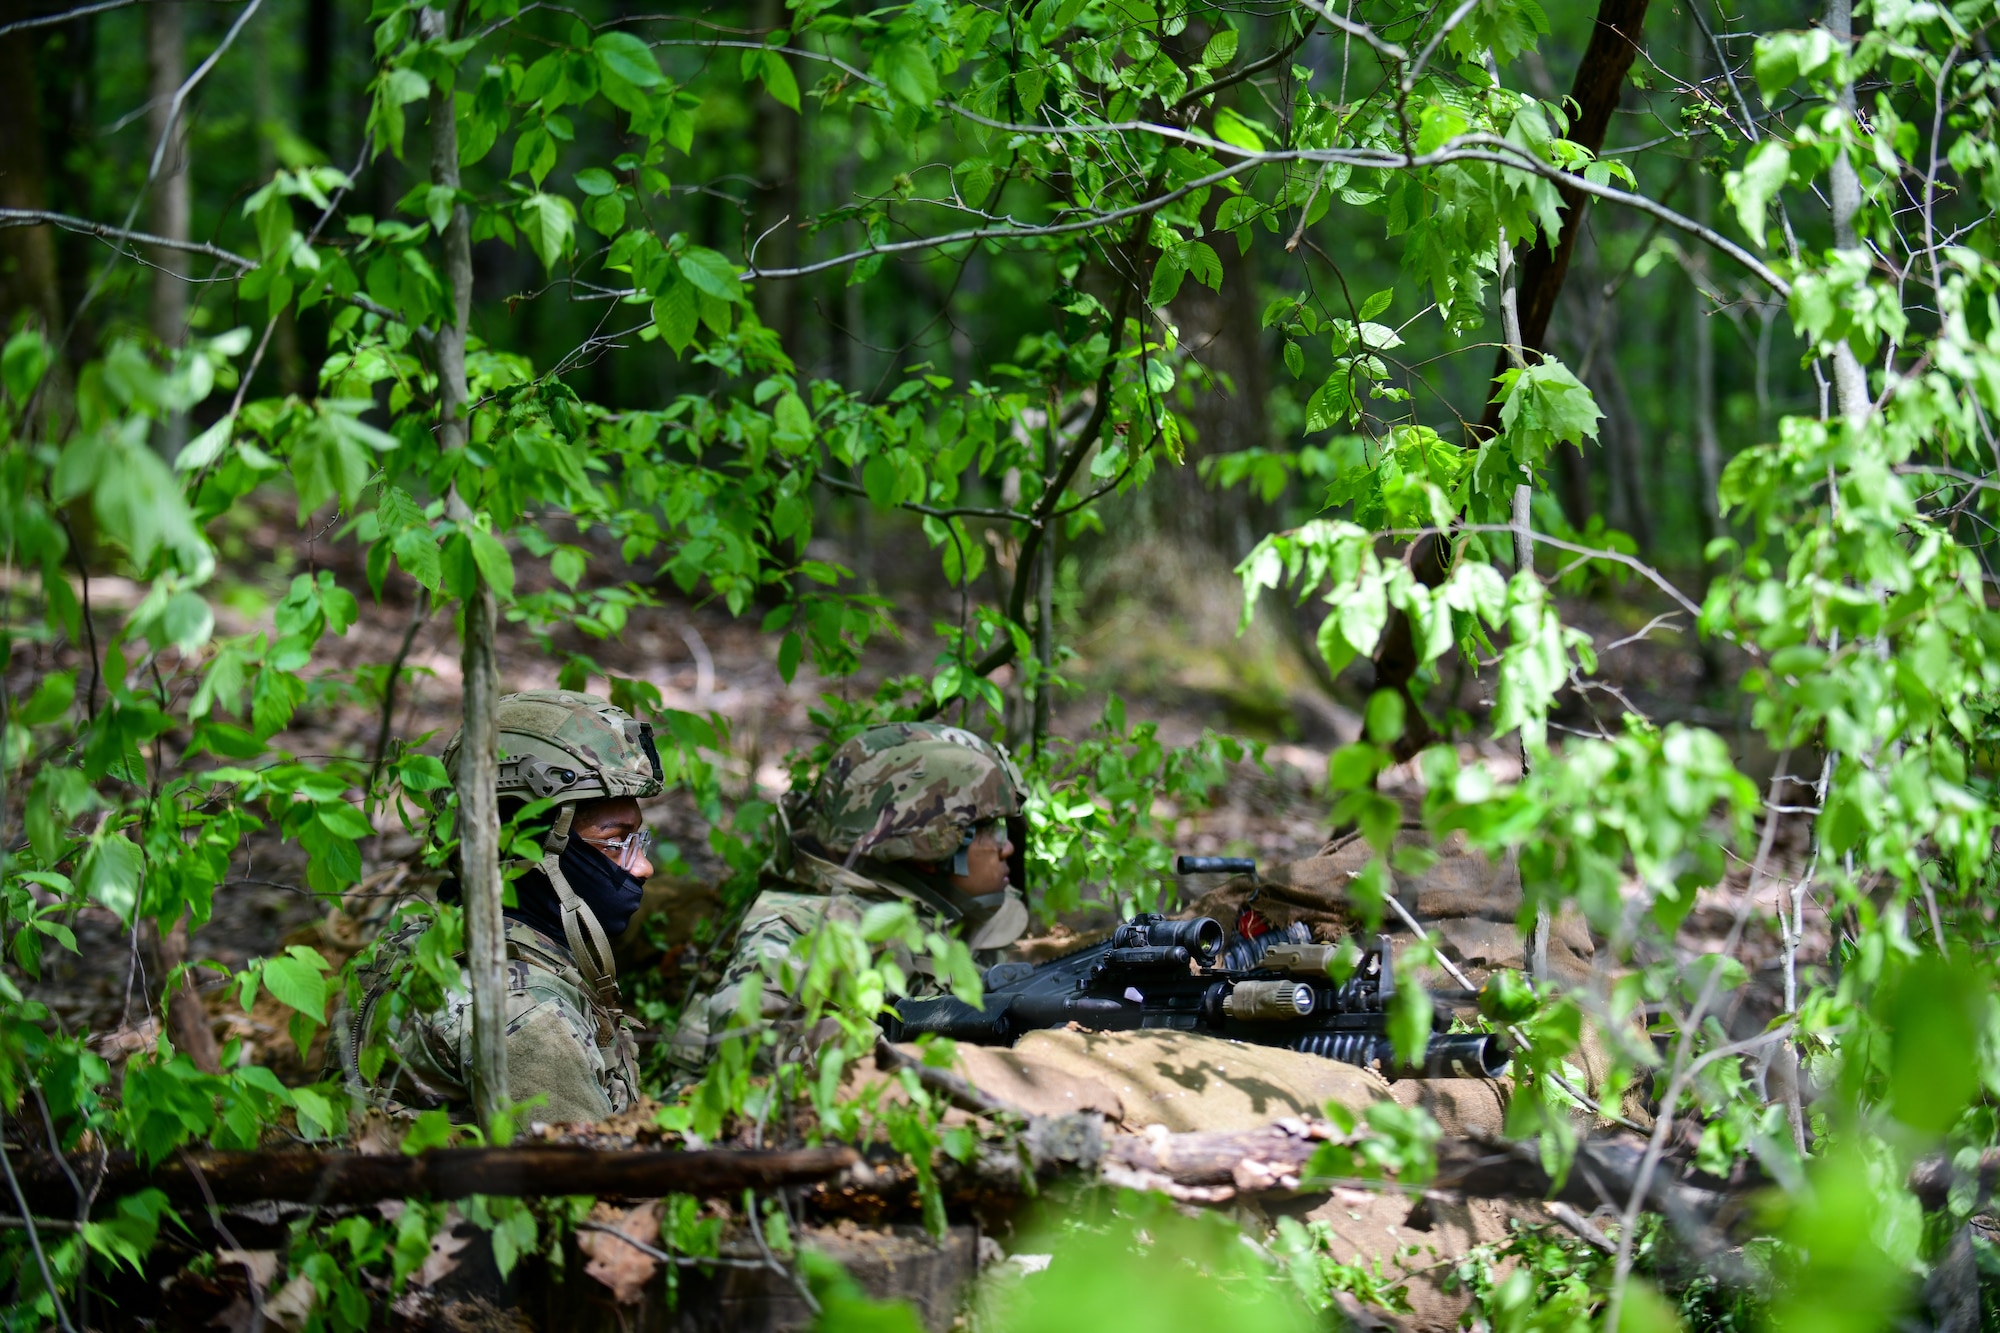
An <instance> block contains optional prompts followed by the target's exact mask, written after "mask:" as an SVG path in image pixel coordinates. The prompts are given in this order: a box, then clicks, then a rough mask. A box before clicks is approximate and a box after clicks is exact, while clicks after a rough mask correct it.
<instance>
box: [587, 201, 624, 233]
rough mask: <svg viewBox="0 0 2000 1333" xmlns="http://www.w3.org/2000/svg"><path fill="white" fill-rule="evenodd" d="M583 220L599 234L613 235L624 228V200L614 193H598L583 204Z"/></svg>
mask: <svg viewBox="0 0 2000 1333" xmlns="http://www.w3.org/2000/svg"><path fill="white" fill-rule="evenodd" d="M583 220H584V221H585V222H588V223H589V224H590V226H591V230H593V231H595V232H596V233H597V234H598V235H600V236H612V237H615V236H617V235H618V233H619V232H621V231H623V230H624V229H625V201H624V200H623V199H620V198H619V197H618V196H617V195H615V194H605V195H599V196H597V197H596V198H594V199H589V200H586V201H585V202H584V205H583Z"/></svg>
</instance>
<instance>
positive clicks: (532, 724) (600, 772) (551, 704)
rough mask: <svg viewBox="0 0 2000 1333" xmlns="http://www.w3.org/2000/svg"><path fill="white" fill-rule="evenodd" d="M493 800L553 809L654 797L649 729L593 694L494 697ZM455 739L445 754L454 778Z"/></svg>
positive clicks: (654, 754) (656, 772)
mask: <svg viewBox="0 0 2000 1333" xmlns="http://www.w3.org/2000/svg"><path fill="white" fill-rule="evenodd" d="M496 711H497V713H498V717H497V721H498V723H499V731H500V781H499V786H498V793H499V795H501V796H514V797H519V798H520V799H522V800H541V799H544V798H553V799H554V800H555V801H556V802H557V803H558V804H562V805H568V804H571V803H573V802H577V801H594V800H599V799H602V798H605V797H611V796H658V795H659V794H660V752H659V751H658V750H657V749H655V748H654V746H653V729H652V727H651V726H649V725H648V724H646V723H644V722H640V721H638V720H637V719H635V718H634V717H633V716H632V715H631V714H630V713H627V712H626V711H625V710H624V709H622V708H619V707H617V706H615V705H613V704H610V703H607V702H606V701H605V700H603V699H600V698H598V697H597V696H596V695H594V694H579V693H577V692H576V691H574V690H526V691H523V692H522V693H520V694H503V695H501V696H500V703H499V707H498V709H497V710H496ZM463 739H464V733H463V732H460V733H458V734H457V735H454V736H453V737H452V738H451V743H450V744H449V745H447V746H445V749H444V766H445V770H446V771H447V772H449V773H450V774H451V776H452V779H453V780H454V781H456V780H457V778H458V752H459V742H460V741H461V740H463Z"/></svg>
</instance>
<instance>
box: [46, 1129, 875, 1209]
mask: <svg viewBox="0 0 2000 1333" xmlns="http://www.w3.org/2000/svg"><path fill="white" fill-rule="evenodd" d="M859 1160H860V1158H859V1155H858V1154H856V1152H855V1151H854V1150H853V1149H852V1148H848V1147H844V1146H834V1147H826V1148H795V1149H788V1150H782V1151H757V1152H753V1151H738V1150H733V1149H721V1148H717V1149H705V1150H702V1151H698V1152H664V1151H661V1150H658V1149H650V1148H641V1149H604V1148H591V1147H584V1146H580V1145H573V1144H533V1145H525V1146H522V1147H508V1148H433V1149H431V1150H430V1151H428V1152H422V1153H417V1154H415V1155H413V1156H403V1155H401V1154H393V1155H391V1154H383V1155H371V1154H363V1153H353V1152H314V1151H311V1150H309V1149H308V1150H301V1149H283V1150H276V1151H253V1152H221V1151H206V1152H184V1153H180V1154H177V1155H176V1156H174V1157H171V1158H168V1159H166V1160H165V1161H161V1162H158V1163H155V1164H153V1165H150V1166H148V1165H145V1164H143V1163H142V1162H140V1161H139V1159H138V1158H137V1156H136V1155H134V1154H132V1153H127V1152H118V1153H112V1154H111V1156H110V1158H109V1160H108V1161H106V1162H105V1163H104V1179H103V1185H102V1186H101V1188H100V1189H99V1191H98V1193H99V1198H100V1199H109V1198H116V1197H118V1196H120V1195H125V1194H132V1193H135V1192H136V1191H138V1190H142V1189H147V1188H152V1189H158V1190H161V1191H163V1192H164V1193H165V1194H166V1196H167V1198H168V1200H169V1201H171V1202H172V1203H174V1204H176V1205H193V1206H200V1205H203V1204H206V1203H208V1202H210V1201H213V1202H214V1203H216V1204H218V1205H229V1204H238V1203H253V1202H263V1201H270V1202H278V1203H307V1204H320V1205H327V1206H340V1205H352V1204H368V1203H377V1202H380V1201H382V1200H385V1199H418V1198H427V1199H462V1198H465V1197H467V1196H468V1195H473V1194H495V1195H509V1196H517V1197H518V1196H529V1195H568V1194H590V1195H597V1196H599V1197H603V1198H626V1199H657V1198H659V1197H661V1196H662V1195H667V1194H699V1195H705V1196H711V1197H713V1196H720V1195H728V1194H734V1193H736V1192H738V1191H740V1190H745V1189H773V1188H776V1187H778V1186H781V1185H805V1184H811V1183H813V1182H815V1181H820V1180H825V1179H827V1178H828V1177H830V1176H835V1175H838V1174H839V1173H840V1172H842V1171H844V1170H846V1169H847V1168H848V1167H850V1166H852V1165H853V1164H854V1163H855V1162H857V1161H859ZM97 1166H98V1163H97V1160H96V1159H95V1158H84V1157H78V1158H73V1159H71V1161H70V1163H69V1171H65V1170H64V1168H63V1165H62V1164H61V1163H59V1162H57V1161H56V1160H55V1159H53V1158H52V1157H49V1156H48V1155H46V1154H42V1155H32V1154H30V1155H24V1156H21V1157H18V1158H16V1159H15V1162H14V1171H15V1174H16V1176H17V1177H18V1178H19V1180H20V1184H21V1192H22V1194H23V1195H25V1196H26V1199H27V1202H28V1205H29V1207H30V1208H31V1209H33V1210H35V1211H36V1212H43V1211H47V1212H50V1213H54V1214H57V1215H62V1214H67V1213H69V1212H71V1211H72V1210H73V1209H74V1208H75V1206H76V1194H75V1188H74V1186H72V1184H71V1183H70V1182H71V1179H72V1177H71V1175H70V1174H69V1173H70V1172H74V1173H75V1178H77V1179H80V1180H82V1181H84V1182H86V1184H87V1183H88V1182H89V1181H90V1180H91V1179H92V1178H93V1177H94V1176H95V1175H96V1171H97Z"/></svg>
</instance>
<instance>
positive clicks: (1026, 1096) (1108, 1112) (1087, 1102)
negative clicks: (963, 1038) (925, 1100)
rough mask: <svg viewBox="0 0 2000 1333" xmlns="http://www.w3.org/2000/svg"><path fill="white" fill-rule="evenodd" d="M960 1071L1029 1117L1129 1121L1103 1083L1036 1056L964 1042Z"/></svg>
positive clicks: (909, 1050)
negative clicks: (1081, 1114) (1085, 1115)
mask: <svg viewBox="0 0 2000 1333" xmlns="http://www.w3.org/2000/svg"><path fill="white" fill-rule="evenodd" d="M898 1049H899V1050H902V1051H905V1052H907V1053H909V1054H911V1055H915V1054H916V1053H917V1048H916V1047H915V1046H913V1045H909V1044H904V1045H902V1046H899V1047H898ZM958 1072H959V1073H960V1074H963V1075H964V1076H965V1079H966V1081H967V1082H969V1083H971V1084H972V1086H973V1087H975V1088H978V1089H979V1090H980V1091H981V1092H983V1093H985V1094H986V1095H987V1096H989V1097H997V1098H998V1099H1000V1100H1001V1101H1003V1102H1007V1103H1009V1104H1010V1105H1013V1106H1018V1107H1020V1108H1021V1109H1022V1110H1023V1111H1026V1112H1027V1113H1028V1114H1030V1115H1070V1114H1072V1113H1073V1112H1077V1111H1093V1112H1095V1113H1097V1114H1098V1115H1101V1116H1103V1117H1104V1118H1105V1119H1106V1120H1109V1121H1111V1122H1112V1123H1113V1124H1117V1123H1118V1122H1119V1121H1121V1120H1123V1119H1124V1118H1125V1104H1124V1102H1123V1101H1122V1100H1120V1098H1119V1096H1118V1094H1117V1092H1115V1091H1113V1090H1112V1088H1111V1087H1110V1085H1108V1084H1106V1083H1105V1082H1104V1081H1103V1080H1101V1079H1096V1078H1092V1077H1090V1076H1089V1075H1087V1074H1079V1073H1076V1072H1074V1071H1072V1070H1069V1069H1064V1068H1061V1067H1059V1066H1057V1065H1055V1064H1052V1063H1050V1062H1049V1061H1047V1060H1038V1059H1036V1058H1034V1056H1033V1054H1032V1053H1023V1052H1022V1051H1020V1050H1019V1049H1015V1050H1007V1049H1004V1048H1001V1047H996V1046H967V1045H965V1044H963V1043H961V1044H960V1045H959V1048H958Z"/></svg>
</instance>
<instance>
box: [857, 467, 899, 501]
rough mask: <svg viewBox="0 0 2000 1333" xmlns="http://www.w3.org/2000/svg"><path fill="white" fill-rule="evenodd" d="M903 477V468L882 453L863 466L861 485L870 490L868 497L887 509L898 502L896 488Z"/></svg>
mask: <svg viewBox="0 0 2000 1333" xmlns="http://www.w3.org/2000/svg"><path fill="white" fill-rule="evenodd" d="M902 478H903V470H902V469H901V468H899V467H897V466H896V464H895V463H894V462H892V461H890V460H889V459H888V458H886V457H884V456H883V455H881V454H877V455H875V456H874V457H873V458H871V459H869V460H868V461H867V463H865V464H863V465H862V468H861V485H862V487H863V488H864V489H866V490H867V492H868V498H869V499H870V500H873V501H874V502H875V503H876V504H877V505H879V506H880V507H882V508H884V509H887V508H888V507H889V506H890V505H893V504H895V503H896V488H897V486H898V485H899V484H900V483H901V481H902Z"/></svg>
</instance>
